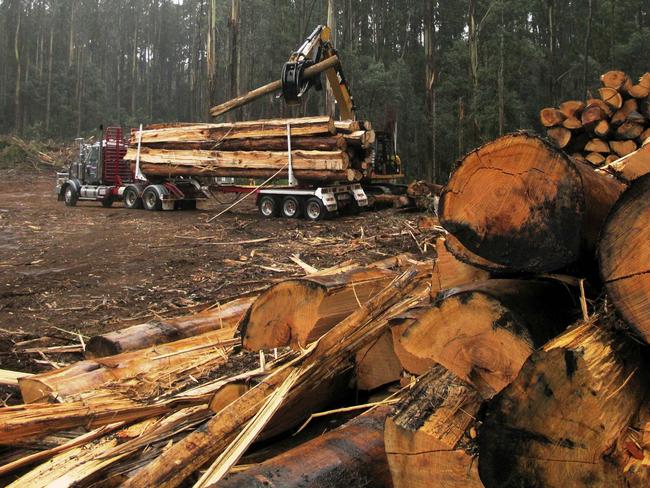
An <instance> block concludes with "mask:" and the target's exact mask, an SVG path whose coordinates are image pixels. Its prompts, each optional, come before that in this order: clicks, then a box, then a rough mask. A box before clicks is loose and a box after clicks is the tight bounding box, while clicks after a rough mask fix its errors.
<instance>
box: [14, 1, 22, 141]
mask: <svg viewBox="0 0 650 488" xmlns="http://www.w3.org/2000/svg"><path fill="white" fill-rule="evenodd" d="M17 8H18V13H17V16H18V19H17V21H16V31H15V35H14V56H15V59H16V90H15V92H14V112H15V123H14V128H15V130H16V132H17V133H18V134H20V133H21V132H22V127H21V110H22V106H21V103H20V96H21V92H20V79H21V76H22V74H21V66H20V46H19V42H20V22H21V13H22V11H21V10H22V7H21V2H17Z"/></svg>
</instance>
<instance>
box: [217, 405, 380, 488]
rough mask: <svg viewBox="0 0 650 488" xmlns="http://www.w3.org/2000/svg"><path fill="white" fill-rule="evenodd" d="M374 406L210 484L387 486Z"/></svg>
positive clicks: (309, 487)
mask: <svg viewBox="0 0 650 488" xmlns="http://www.w3.org/2000/svg"><path fill="white" fill-rule="evenodd" d="M389 411H390V408H389V407H380V408H378V409H375V410H373V411H370V412H368V413H366V414H364V415H360V416H359V417H356V418H355V419H353V420H351V421H349V422H347V423H346V424H344V425H343V426H341V427H340V428H338V429H336V430H333V431H330V432H328V433H326V434H324V435H321V436H318V437H316V438H315V439H313V440H311V441H308V442H306V443H304V444H301V445H299V446H297V447H295V448H293V449H290V450H288V451H286V452H284V453H282V454H280V455H278V456H276V457H273V458H271V459H269V460H267V461H264V462H263V463H261V464H257V465H255V466H253V467H251V468H248V469H247V470H246V471H244V472H241V473H237V474H234V475H231V476H228V477H226V478H224V480H222V481H221V482H219V483H216V484H214V485H210V486H212V487H215V488H216V487H219V488H230V487H232V488H235V487H242V486H246V487H249V488H263V487H269V486H278V487H279V486H282V487H283V488H329V487H331V488H335V487H336V488H338V487H341V486H345V487H349V488H357V487H358V488H361V487H371V486H373V487H375V486H376V487H378V488H382V487H385V488H391V487H392V480H391V475H390V471H389V469H388V463H387V460H386V452H385V450H384V421H385V419H386V416H387V415H388V413H389Z"/></svg>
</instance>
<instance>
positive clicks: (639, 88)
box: [629, 85, 650, 99]
mask: <svg viewBox="0 0 650 488" xmlns="http://www.w3.org/2000/svg"><path fill="white" fill-rule="evenodd" d="M629 93H630V96H631V97H634V98H639V99H643V98H647V97H648V95H650V88H646V87H645V86H643V85H634V86H633V87H632V88H630V92H629Z"/></svg>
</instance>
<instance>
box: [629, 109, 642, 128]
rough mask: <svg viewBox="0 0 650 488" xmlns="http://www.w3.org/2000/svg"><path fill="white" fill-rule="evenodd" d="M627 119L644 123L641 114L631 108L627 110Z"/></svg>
mask: <svg viewBox="0 0 650 488" xmlns="http://www.w3.org/2000/svg"><path fill="white" fill-rule="evenodd" d="M627 121H628V122H632V123H634V124H639V125H644V124H645V123H646V119H645V117H644V116H643V115H641V114H640V113H639V112H637V111H636V110H632V111H630V112H628V114H627Z"/></svg>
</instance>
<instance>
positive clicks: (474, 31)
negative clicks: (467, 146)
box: [468, 0, 480, 141]
mask: <svg viewBox="0 0 650 488" xmlns="http://www.w3.org/2000/svg"><path fill="white" fill-rule="evenodd" d="M476 1H477V0H469V15H468V17H469V19H468V24H469V25H468V46H469V74H470V80H471V83H472V115H471V120H472V126H473V129H474V139H475V141H477V140H478V137H479V134H480V131H479V123H478V117H477V113H476V112H477V110H478V24H477V22H476Z"/></svg>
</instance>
